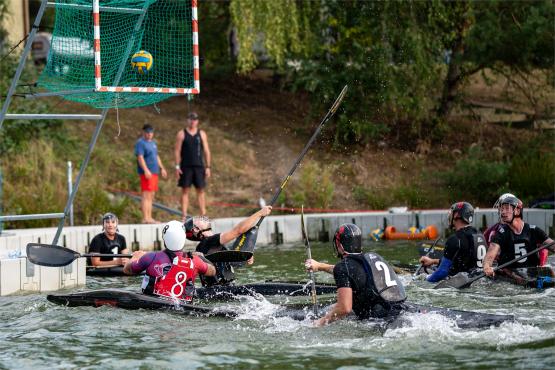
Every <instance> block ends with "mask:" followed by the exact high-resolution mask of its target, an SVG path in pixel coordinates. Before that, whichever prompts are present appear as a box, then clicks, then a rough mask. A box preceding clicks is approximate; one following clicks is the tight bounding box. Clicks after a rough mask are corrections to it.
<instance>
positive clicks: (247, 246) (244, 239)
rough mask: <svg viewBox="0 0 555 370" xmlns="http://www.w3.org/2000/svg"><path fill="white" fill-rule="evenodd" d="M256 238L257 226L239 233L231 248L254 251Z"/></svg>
mask: <svg viewBox="0 0 555 370" xmlns="http://www.w3.org/2000/svg"><path fill="white" fill-rule="evenodd" d="M257 238H258V226H254V227H252V228H251V229H250V230H249V231H247V232H246V233H244V234H241V236H239V237H238V238H237V239H235V242H233V246H232V247H231V250H234V251H241V252H251V253H254V248H255V247H256V239H257Z"/></svg>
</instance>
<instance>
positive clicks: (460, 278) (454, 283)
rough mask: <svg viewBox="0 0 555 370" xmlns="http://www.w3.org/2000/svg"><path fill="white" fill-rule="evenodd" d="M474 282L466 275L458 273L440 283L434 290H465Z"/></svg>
mask: <svg viewBox="0 0 555 370" xmlns="http://www.w3.org/2000/svg"><path fill="white" fill-rule="evenodd" d="M473 281H474V280H473V279H470V278H469V277H468V274H466V273H464V272H459V273H458V274H457V275H454V276H452V277H450V278H449V279H445V280H442V281H440V282H439V283H438V284H437V285H436V286H434V289H445V288H455V289H462V288H467V287H469V286H470V284H472V282H473Z"/></svg>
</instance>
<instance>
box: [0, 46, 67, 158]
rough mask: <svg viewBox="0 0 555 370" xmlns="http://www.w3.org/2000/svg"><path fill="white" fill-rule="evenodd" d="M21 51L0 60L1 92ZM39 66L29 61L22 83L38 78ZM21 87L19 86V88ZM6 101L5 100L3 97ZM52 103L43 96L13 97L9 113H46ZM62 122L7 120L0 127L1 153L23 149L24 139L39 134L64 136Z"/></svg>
mask: <svg viewBox="0 0 555 370" xmlns="http://www.w3.org/2000/svg"><path fill="white" fill-rule="evenodd" d="M18 60H19V56H18V55H14V54H11V55H7V56H6V57H5V58H4V60H3V61H2V62H1V63H0V92H4V93H5V92H7V91H8V89H9V86H10V84H11V81H12V78H13V76H14V74H15V70H16V68H17V62H18ZM37 75H38V73H37V70H36V66H35V65H34V64H33V63H31V62H28V63H27V64H26V65H25V69H24V71H23V73H22V79H21V80H20V84H24V83H25V81H34V80H35V79H36V78H37ZM18 91H19V90H18ZM2 103H3V100H2ZM49 110H50V105H49V104H48V103H47V102H46V101H45V100H41V99H21V97H17V96H14V97H13V98H12V101H11V104H10V109H9V110H8V112H9V113H47V112H49ZM61 127H62V123H61V122H60V121H54V120H34V121H29V120H6V121H4V124H3V126H2V130H1V131H0V155H2V156H3V155H5V154H6V153H11V152H15V151H20V150H21V148H22V146H23V145H24V143H26V142H28V141H29V140H32V139H36V138H39V137H50V138H54V137H56V136H60V135H62V136H63V133H62V132H61V130H60V128H61Z"/></svg>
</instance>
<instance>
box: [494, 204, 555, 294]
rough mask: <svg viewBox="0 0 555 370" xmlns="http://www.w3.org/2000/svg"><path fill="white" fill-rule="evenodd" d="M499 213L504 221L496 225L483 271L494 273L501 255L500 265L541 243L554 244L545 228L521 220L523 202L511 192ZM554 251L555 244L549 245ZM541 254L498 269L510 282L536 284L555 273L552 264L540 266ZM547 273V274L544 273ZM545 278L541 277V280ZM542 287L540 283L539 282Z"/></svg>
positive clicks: (501, 205)
mask: <svg viewBox="0 0 555 370" xmlns="http://www.w3.org/2000/svg"><path fill="white" fill-rule="evenodd" d="M498 207H499V216H500V219H501V221H502V224H501V225H500V226H499V227H498V228H497V230H496V232H495V234H494V235H493V237H492V240H491V243H490V245H489V248H488V252H487V254H486V258H485V259H484V273H485V274H486V275H488V276H494V275H495V273H494V270H493V267H492V264H493V261H494V260H495V259H496V257H497V256H499V258H498V261H499V264H503V263H506V262H509V261H511V260H513V259H515V258H518V257H521V256H524V255H526V254H527V253H529V252H532V251H533V250H534V249H536V248H538V247H539V246H541V245H546V244H549V243H552V242H553V240H552V239H551V238H550V237H549V236H547V234H546V233H545V231H543V230H542V229H540V228H539V227H537V226H534V225H530V224H528V223H526V222H524V220H523V219H522V201H521V200H520V199H518V198H517V197H515V196H514V195H512V194H510V195H508V196H506V197H504V198H503V199H500V201H499V205H498ZM549 249H550V250H551V251H552V252H553V251H555V247H553V246H551V247H550V248H549ZM539 265H540V255H539V253H535V254H532V255H530V256H528V257H525V258H523V259H521V260H520V261H517V262H515V263H513V264H512V265H510V266H508V267H507V268H505V269H502V270H500V271H499V275H500V276H501V277H504V278H507V279H508V280H509V281H511V282H514V283H517V284H522V285H527V286H530V287H534V286H533V285H534V284H533V283H537V282H538V281H540V280H541V281H544V280H545V278H546V277H547V278H549V280H550V281H551V278H553V276H555V274H554V272H553V269H552V268H551V267H549V266H546V267H544V268H540V267H541V266H539ZM544 275H545V276H544ZM540 278H542V279H540ZM538 287H539V285H538Z"/></svg>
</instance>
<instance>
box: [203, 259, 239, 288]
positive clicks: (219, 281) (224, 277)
mask: <svg viewBox="0 0 555 370" xmlns="http://www.w3.org/2000/svg"><path fill="white" fill-rule="evenodd" d="M214 267H215V268H216V276H205V275H201V276H200V281H201V283H202V286H204V287H211V286H214V285H229V284H230V283H231V282H232V281H233V280H235V271H234V270H233V266H231V264H230V263H229V262H217V263H215V264H214Z"/></svg>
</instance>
